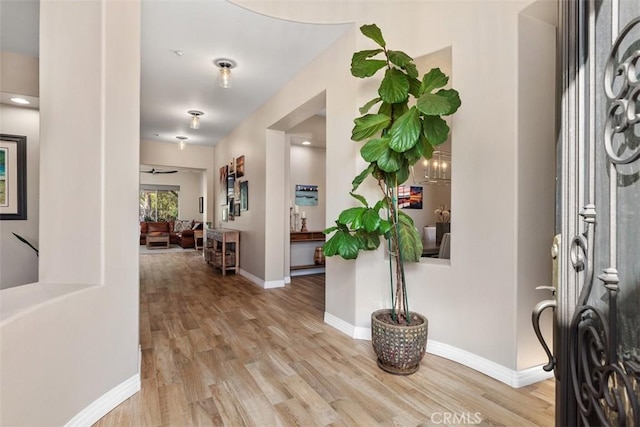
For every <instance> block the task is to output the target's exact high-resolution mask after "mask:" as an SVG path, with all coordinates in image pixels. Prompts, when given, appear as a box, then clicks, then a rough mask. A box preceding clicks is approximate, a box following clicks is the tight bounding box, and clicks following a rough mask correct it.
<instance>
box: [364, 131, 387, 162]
mask: <svg viewBox="0 0 640 427" xmlns="http://www.w3.org/2000/svg"><path fill="white" fill-rule="evenodd" d="M387 150H389V138H388V137H383V138H377V139H371V140H369V141H368V142H367V143H366V144H364V145H363V146H362V148H360V155H361V156H362V158H363V159H365V160H366V161H367V162H369V163H372V162H377V161H378V159H379V158H380V157H382V155H383V154H384V153H385V152H386V151H387Z"/></svg>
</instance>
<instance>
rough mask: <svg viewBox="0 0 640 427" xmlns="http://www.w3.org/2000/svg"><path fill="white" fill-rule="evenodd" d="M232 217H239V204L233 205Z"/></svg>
mask: <svg viewBox="0 0 640 427" xmlns="http://www.w3.org/2000/svg"><path fill="white" fill-rule="evenodd" d="M233 216H234V217H235V216H240V203H234V204H233Z"/></svg>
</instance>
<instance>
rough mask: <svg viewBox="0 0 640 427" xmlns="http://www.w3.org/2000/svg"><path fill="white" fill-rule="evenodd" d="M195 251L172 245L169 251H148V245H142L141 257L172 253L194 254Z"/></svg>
mask: <svg viewBox="0 0 640 427" xmlns="http://www.w3.org/2000/svg"><path fill="white" fill-rule="evenodd" d="M194 250H195V249H193V248H189V249H182V247H180V245H171V246H169V248H168V249H148V248H147V246H146V245H140V255H152V254H169V253H172V252H193V251H194Z"/></svg>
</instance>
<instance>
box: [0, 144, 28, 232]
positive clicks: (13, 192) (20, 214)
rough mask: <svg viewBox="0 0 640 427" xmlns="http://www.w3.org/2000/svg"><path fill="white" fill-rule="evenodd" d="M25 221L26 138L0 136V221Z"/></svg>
mask: <svg viewBox="0 0 640 427" xmlns="http://www.w3.org/2000/svg"><path fill="white" fill-rule="evenodd" d="M26 219H27V137H26V136H22V135H9V134H0V220H3V221H7V220H26Z"/></svg>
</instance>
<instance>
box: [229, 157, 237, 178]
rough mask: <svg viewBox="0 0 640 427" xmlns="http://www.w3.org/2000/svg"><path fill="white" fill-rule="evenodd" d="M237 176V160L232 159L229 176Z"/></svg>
mask: <svg viewBox="0 0 640 427" xmlns="http://www.w3.org/2000/svg"><path fill="white" fill-rule="evenodd" d="M235 174H236V159H234V158H233V157H232V158H231V161H230V162H229V175H235Z"/></svg>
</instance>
